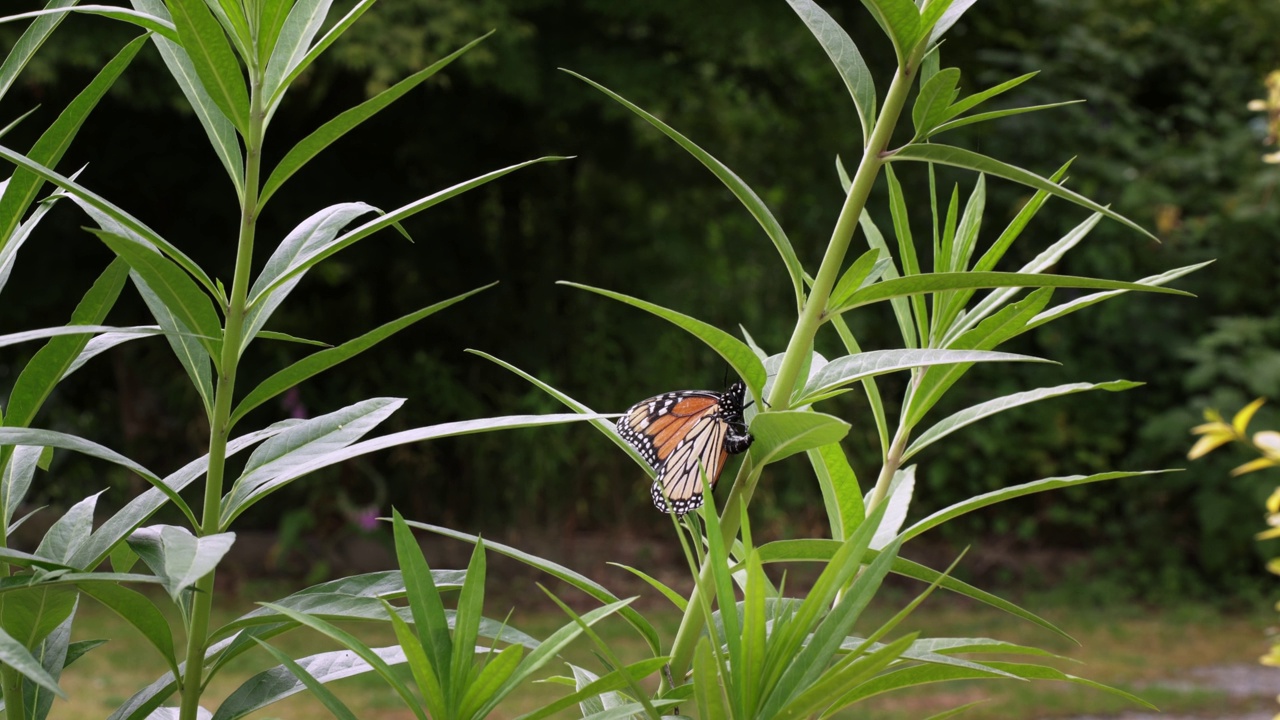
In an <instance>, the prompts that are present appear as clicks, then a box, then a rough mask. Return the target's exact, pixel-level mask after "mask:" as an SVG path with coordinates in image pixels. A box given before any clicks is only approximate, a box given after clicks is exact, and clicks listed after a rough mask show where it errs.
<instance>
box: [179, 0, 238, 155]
mask: <svg viewBox="0 0 1280 720" xmlns="http://www.w3.org/2000/svg"><path fill="white" fill-rule="evenodd" d="M166 5H168V8H169V14H170V15H171V16H172V18H173V24H174V26H175V27H177V29H178V36H179V37H181V38H182V47H183V48H184V49H185V50H186V51H187V55H188V57H190V58H191V63H192V65H193V66H195V70H196V74H197V75H198V76H199V78H200V83H201V84H202V85H203V86H204V89H205V90H206V91H207V92H208V93H209V97H211V98H213V101H214V103H216V104H217V106H218V109H219V110H221V111H222V114H223V115H226V116H227V119H229V120H230V121H231V124H233V125H235V127H236V129H237V130H239V131H240V134H241V135H246V134H248V132H249V91H248V88H247V87H246V86H245V78H244V73H243V71H242V70H241V69H240V61H239V60H237V59H236V55H235V52H234V51H233V50H232V49H231V44H230V43H229V42H227V36H226V34H225V33H224V32H223V30H222V26H221V25H219V24H218V21H217V19H215V18H214V17H213V13H212V12H210V11H209V7H208V5H206V4H205V2H204V0H166Z"/></svg>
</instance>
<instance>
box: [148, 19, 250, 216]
mask: <svg viewBox="0 0 1280 720" xmlns="http://www.w3.org/2000/svg"><path fill="white" fill-rule="evenodd" d="M129 2H130V3H131V4H132V5H133V6H134V8H136V9H138V10H141V11H143V12H146V13H148V14H150V15H153V16H155V17H158V18H161V19H162V20H166V21H168V20H169V19H170V17H169V11H168V9H167V8H166V7H165V4H164V0H129ZM152 40H153V41H154V42H155V45H156V49H157V50H159V51H160V58H161V59H162V60H163V61H164V64H165V67H166V68H168V70H169V74H170V75H171V76H173V79H174V81H175V82H177V83H178V88H179V89H180V90H181V91H182V94H183V96H184V97H186V99H187V104H188V105H189V106H190V107H191V110H192V112H194V113H195V116H196V118H197V119H198V120H199V121H200V125H201V126H202V127H203V128H204V131H205V134H206V135H207V136H208V138H209V143H210V144H211V145H212V146H213V151H214V153H216V154H217V156H218V159H219V160H220V161H221V162H222V167H223V168H224V169H225V170H226V171H227V175H228V177H230V178H231V184H232V185H233V186H234V187H235V189H236V195H237V196H242V195H243V194H244V155H242V154H241V152H240V142H239V139H238V138H237V136H236V129H235V127H234V126H233V125H232V124H231V121H230V120H228V119H227V116H226V115H225V114H224V113H223V112H222V111H221V110H219V109H218V105H217V103H215V102H214V101H213V98H211V97H209V93H208V92H206V91H205V89H204V84H203V83H202V82H200V78H199V76H198V75H197V74H196V68H195V65H194V64H193V63H192V62H191V58H190V56H188V55H187V51H186V50H184V49H183V48H182V46H181V45H180V44H179V43H175V42H172V41H170V40H167V39H165V38H164V37H161V36H160V35H155V36H153V37H152Z"/></svg>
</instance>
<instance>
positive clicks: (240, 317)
mask: <svg viewBox="0 0 1280 720" xmlns="http://www.w3.org/2000/svg"><path fill="white" fill-rule="evenodd" d="M264 118H265V113H264V111H263V108H262V98H261V97H260V94H259V92H258V88H257V84H256V83H253V84H252V85H251V89H250V117H249V132H248V134H247V136H246V137H245V178H244V198H243V200H242V202H241V208H240V232H239V241H238V243H237V244H236V269H235V277H234V278H233V279H232V282H231V297H230V298H229V302H228V307H227V322H226V328H225V330H224V332H223V338H222V355H221V358H220V363H219V364H220V366H221V369H220V370H219V372H218V384H217V387H216V388H215V390H214V401H213V416H212V417H211V418H210V420H209V472H208V474H207V476H206V478H205V486H204V510H203V514H202V516H201V518H200V527H199V528H198V531H199V535H200V536H201V537H204V536H206V535H211V534H214V533H217V532H218V531H219V530H220V529H221V528H220V525H221V517H222V492H223V480H224V470H225V467H226V460H227V440H228V439H229V438H228V436H229V435H230V433H231V424H230V418H231V400H232V397H233V396H234V394H235V385H236V368H237V366H238V364H239V362H240V348H241V342H242V340H241V337H240V336H241V333H242V332H243V331H244V319H245V311H246V307H245V303H246V299H247V297H248V293H249V270H250V265H251V263H252V261H253V240H254V231H255V228H256V225H257V220H258V182H259V180H258V176H259V173H260V170H261V165H262V139H263V134H264V131H265V121H264ZM213 581H214V573H213V572H210V573H209V574H208V575H205V576H204V577H202V578H200V580H198V581H197V582H196V585H195V593H194V595H193V597H192V602H191V624H190V626H189V628H188V632H187V658H186V668H185V669H184V672H183V676H182V682H181V685H180V692H181V695H182V706H181V710H180V713H181V714H180V716H179V717H180V718H181V720H196V717H197V713H198V712H199V709H200V695H201V691H202V685H203V683H204V656H205V652H206V650H207V649H208V644H209V642H208V640H209V616H210V613H211V612H212V610H213Z"/></svg>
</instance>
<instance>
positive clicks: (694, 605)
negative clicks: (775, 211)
mask: <svg viewBox="0 0 1280 720" xmlns="http://www.w3.org/2000/svg"><path fill="white" fill-rule="evenodd" d="M917 67H918V61H917V62H912V63H910V64H908V66H906V67H903V68H899V69H898V72H897V74H896V75H894V77H893V83H892V84H891V85H890V86H889V92H888V93H887V94H886V95H885V98H884V104H883V106H882V108H881V111H880V117H879V119H878V120H877V121H876V125H875V129H874V130H872V132H871V138H870V140H869V141H868V143H867V148H866V151H865V152H864V153H863V155H862V161H861V162H859V163H858V170H857V172H856V173H855V174H854V176H853V182H852V184H851V185H850V186H849V194H848V195H847V196H846V197H845V201H844V206H843V207H842V208H841V209H840V217H839V218H838V219H837V220H836V226H835V229H834V230H833V231H832V233H831V241H830V242H829V243H828V244H827V251H826V254H825V255H823V258H822V264H821V265H820V266H819V268H818V274H817V275H816V276H815V277H814V280H813V287H812V288H811V289H810V291H809V298H808V300H807V301H806V302H805V304H804V308H803V309H802V310H801V311H800V318H799V320H798V321H797V322H796V328H795V331H794V332H793V333H792V335H791V342H790V343H788V344H787V351H786V354H785V355H784V356H783V359H782V365H781V367H780V368H779V369H778V375H777V377H776V378H774V383H773V391H772V393H770V396H769V406H768V411H772V410H786V409H787V408H789V407H790V405H791V396H792V394H793V393H794V391H795V386H796V382H797V380H798V378H799V375H800V369H801V368H802V367H804V361H805V358H806V356H807V355H808V354H809V352H810V348H812V347H813V338H814V336H815V335H817V333H818V328H819V327H820V326H821V325H822V322H823V321H824V319H825V318H824V317H823V312H824V311H825V310H826V307H827V301H828V300H829V299H830V296H831V290H832V289H833V288H834V287H835V283H836V278H837V277H838V276H839V274H840V266H841V265H843V264H844V258H845V255H846V253H847V252H848V250H849V243H850V242H851V241H852V240H853V232H854V230H855V229H856V228H857V226H858V218H859V216H861V215H862V209H863V208H864V207H865V206H866V204H867V197H868V196H869V195H870V194H871V188H872V186H873V185H875V181H876V176H877V175H879V173H880V168H881V166H882V165H884V163H885V158H884V152H885V151H886V150H887V149H888V148H889V141H890V139H891V138H892V136H893V129H894V126H896V125H897V124H898V116H899V115H900V114H901V113H902V108H903V107H905V106H906V102H907V95H908V93H909V92H910V90H911V84H912V81H913V80H914V78H915V70H916V68H917ZM900 453H901V451H899V454H900ZM750 460H751V457H750V455H748V456H747V459H746V460H744V461H743V463H742V467H741V468H739V470H738V475H737V477H735V478H734V481H733V487H732V488H731V489H730V490H729V497H728V498H727V499H726V500H725V504H724V510H723V512H722V513H721V514H720V529H721V531H722V532H723V536H724V540H725V544H726V545H729V544H731V543H732V542H733V539H734V538H735V537H737V535H738V529H739V518H741V516H742V514H741V508H742V506H744V505H745V504H747V503H748V502H749V501H750V500H751V496H752V495H753V494H754V493H755V488H756V482H757V481H758V480H759V479H760V472H759V470H758V469H756V468H754V467H753V465H752V463H751V462H750ZM890 477H892V473H891V474H890ZM710 577H711V566H710V565H708V564H706V563H704V564H703V566H702V570H701V572H700V573H699V578H698V585H697V586H695V587H694V589H693V594H692V595H691V596H690V598H689V604H688V607H687V608H686V610H685V614H684V617H683V618H681V621H680V629H679V630H677V631H676V638H675V641H674V642H673V643H672V648H671V665H670V668H671V674H672V677H674V678H683V677H684V675H685V673H686V672H687V671H688V669H689V663H690V662H691V661H692V660H693V649H694V646H695V644H696V643H697V640H698V635H699V633H700V629H701V627H702V625H703V619H704V618H703V610H702V603H701V602H700V601H699V600H700V599H699V598H698V587H701V586H703V585H704V584H705V583H707V582H710Z"/></svg>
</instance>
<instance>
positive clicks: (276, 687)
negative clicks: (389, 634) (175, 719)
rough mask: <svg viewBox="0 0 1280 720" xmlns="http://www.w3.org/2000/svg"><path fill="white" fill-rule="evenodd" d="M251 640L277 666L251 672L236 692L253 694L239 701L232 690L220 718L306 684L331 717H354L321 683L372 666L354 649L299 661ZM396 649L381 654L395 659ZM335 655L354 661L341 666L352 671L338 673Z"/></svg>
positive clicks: (235, 715)
mask: <svg viewBox="0 0 1280 720" xmlns="http://www.w3.org/2000/svg"><path fill="white" fill-rule="evenodd" d="M254 640H255V641H256V642H257V643H258V644H259V645H260V646H262V649H263V650H266V651H267V652H268V653H270V654H271V657H273V658H275V660H276V662H278V663H280V667H278V668H272V669H271V670H268V671H267V673H272V676H268V677H262V675H266V673H261V674H259V675H258V676H254V677H253V678H252V679H250V681H249V682H247V683H245V684H244V685H241V686H240V688H238V689H237V690H236V693H239V691H240V689H242V688H246V687H247V688H252V689H253V696H252V697H251V698H248V699H247V701H242V700H241V698H239V697H237V695H236V693H233V694H232V695H230V696H229V697H228V698H227V699H226V700H224V701H223V703H222V705H220V706H219V707H218V715H217V716H216V717H218V718H220V720H222V719H225V720H232V718H239V717H243V716H244V715H247V714H248V713H250V712H252V711H253V710H257V709H259V708H262V707H266V706H267V705H269V704H271V703H273V702H275V701H277V700H282V699H284V698H285V697H288V696H289V695H292V694H293V693H295V692H298V691H299V690H301V689H303V688H304V687H305V688H306V689H307V690H310V691H311V694H312V695H314V696H315V697H316V699H317V700H319V701H320V703H321V704H322V705H324V706H325V708H326V709H328V710H329V712H330V713H332V714H333V716H334V717H336V718H338V720H356V716H355V713H353V712H351V708H348V707H347V706H346V705H345V704H344V703H343V702H342V701H341V700H339V699H338V696H337V695H334V694H333V692H332V691H331V690H329V688H327V687H325V686H324V684H325V683H326V682H330V681H332V680H336V679H338V678H339V677H349V676H350V675H353V674H355V672H359V671H362V670H364V671H367V670H371V669H372V667H370V665H369V663H366V662H365V661H363V660H359V659H358V658H356V655H355V653H353V652H351V651H349V650H343V651H340V652H336V653H323V654H321V655H312V656H311V657H307V658H303V659H302V661H301V662H299V661H297V660H294V659H293V658H291V657H289V656H288V655H287V654H285V653H284V652H283V651H281V650H279V649H277V648H275V647H274V646H272V645H268V644H267V643H265V642H263V641H261V640H258V639H257V638H254ZM395 649H396V648H384V650H390V651H391V652H388V653H387V656H386V657H383V659H384V660H387V659H389V658H390V659H394V658H395V652H394V651H395ZM375 652H376V651H375ZM334 656H339V657H340V661H345V660H347V659H348V658H349V659H350V660H352V661H353V662H352V663H351V664H350V665H347V666H346V667H345V668H343V669H344V670H349V671H350V670H355V672H348V673H346V674H339V673H340V672H341V671H338V672H334V671H333V670H334V666H333V663H332V662H331V660H330V659H331V658H332V659H335V660H337V659H339V658H335V657H334ZM301 663H307V664H308V665H309V666H310V667H311V668H312V669H315V670H316V671H317V672H318V674H319V675H318V676H317V675H314V674H312V672H311V671H310V670H308V669H307V668H306V667H303V665H302V664H301ZM344 664H345V663H344ZM290 676H291V677H292V678H293V679H294V682H292V683H290V682H289V677H290ZM273 680H274V681H276V684H273V685H272V686H271V687H270V689H268V688H267V687H266V685H267V683H270V682H271V681H273ZM290 691H292V692H290ZM239 702H243V703H244V704H243V706H242V705H240V704H238V703H239ZM223 708H226V710H225V711H224V710H223Z"/></svg>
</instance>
